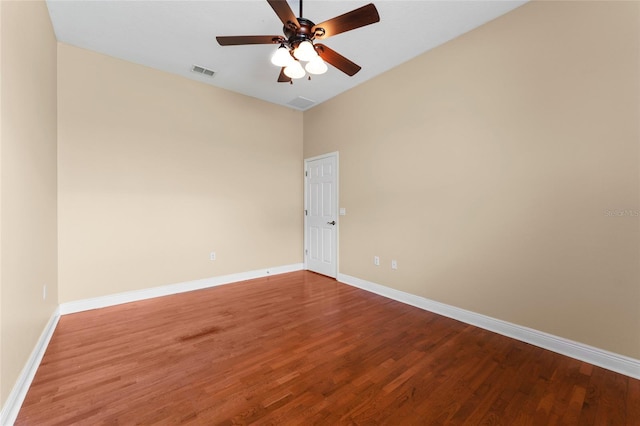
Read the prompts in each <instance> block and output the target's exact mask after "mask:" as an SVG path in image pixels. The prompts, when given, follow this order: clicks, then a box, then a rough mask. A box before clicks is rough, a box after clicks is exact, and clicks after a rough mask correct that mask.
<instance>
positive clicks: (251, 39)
mask: <svg viewBox="0 0 640 426" xmlns="http://www.w3.org/2000/svg"><path fill="white" fill-rule="evenodd" d="M216 40H218V43H219V44H220V46H238V45H242V44H278V43H282V42H283V41H285V40H284V37H282V36H278V35H261V36H220V37H216Z"/></svg>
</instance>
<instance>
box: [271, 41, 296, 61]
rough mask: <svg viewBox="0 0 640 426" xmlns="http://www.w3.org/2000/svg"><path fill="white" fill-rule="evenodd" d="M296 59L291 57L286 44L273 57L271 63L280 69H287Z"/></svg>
mask: <svg viewBox="0 0 640 426" xmlns="http://www.w3.org/2000/svg"><path fill="white" fill-rule="evenodd" d="M293 60H294V59H293V58H292V57H291V54H290V53H289V49H287V48H286V47H285V46H284V44H281V45H280V47H279V48H278V50H276V52H275V53H274V54H273V56H272V57H271V63H272V64H273V65H275V66H278V67H286V66H287V65H289V64H291V62H292V61H293Z"/></svg>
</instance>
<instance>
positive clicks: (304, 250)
mask: <svg viewBox="0 0 640 426" xmlns="http://www.w3.org/2000/svg"><path fill="white" fill-rule="evenodd" d="M329 157H335V159H336V205H335V206H333V207H334V212H333V213H334V214H333V215H334V216H335V218H336V258H335V261H334V262H333V263H334V265H335V270H334V274H333V275H332V276H331V277H332V278H336V279H337V277H338V275H339V272H338V271H339V270H340V265H339V264H338V262H339V261H340V215H339V210H340V208H339V207H338V206H339V205H340V152H339V151H333V152H328V153H326V154H321V155H316V156H315V157H310V158H305V159H304V171H303V173H304V210H305V211H306V210H307V209H308V208H309V207H308V203H307V200H308V198H307V196H308V193H307V178H308V176H307V171H308V169H307V164H308V163H309V162H311V161H315V160H321V159H323V158H329ZM303 226H304V233H303V240H304V241H303V247H302V256H303V259H304V263H303V269H304V270H305V271H306V270H308V269H309V268H308V265H307V247H308V245H307V243H308V241H309V239H308V232H307V215H304V219H303Z"/></svg>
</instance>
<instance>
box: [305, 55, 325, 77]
mask: <svg viewBox="0 0 640 426" xmlns="http://www.w3.org/2000/svg"><path fill="white" fill-rule="evenodd" d="M304 69H306V70H307V72H308V73H309V74H324V73H325V72H327V64H325V63H324V61H323V60H322V58H321V57H320V56H316V57H315V58H313V59H312V60H311V61H309V63H307V65H306V66H305V67H304Z"/></svg>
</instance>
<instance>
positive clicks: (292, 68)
mask: <svg viewBox="0 0 640 426" xmlns="http://www.w3.org/2000/svg"><path fill="white" fill-rule="evenodd" d="M304 74H305V73H304V68H302V65H300V62H298V61H293V63H292V64H290V65H287V66H286V67H285V69H284V75H286V76H287V77H289V78H302V77H304Z"/></svg>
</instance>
